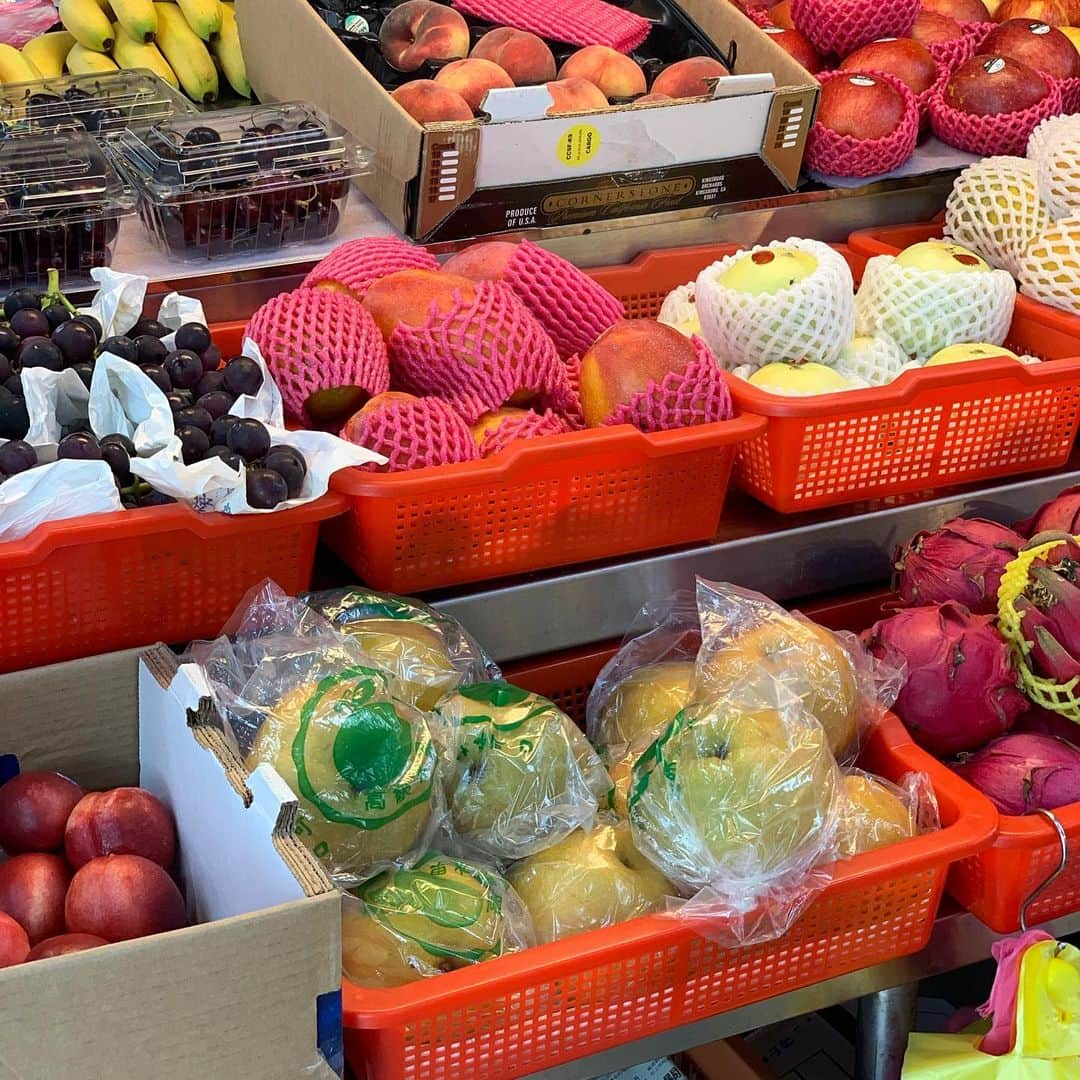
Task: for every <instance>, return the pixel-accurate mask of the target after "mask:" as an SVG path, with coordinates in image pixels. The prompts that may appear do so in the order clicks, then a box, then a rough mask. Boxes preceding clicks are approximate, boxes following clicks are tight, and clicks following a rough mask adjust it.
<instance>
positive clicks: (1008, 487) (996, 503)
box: [435, 457, 1080, 661]
mask: <svg viewBox="0 0 1080 1080" xmlns="http://www.w3.org/2000/svg"><path fill="white" fill-rule="evenodd" d="M1076 483H1080V457H1074V460H1073V461H1072V462H1070V463H1069V467H1068V468H1066V469H1065V470H1062V471H1060V472H1057V473H1052V474H1039V475H1036V476H1032V477H1026V478H1024V477H1021V478H1019V479H1016V480H1013V481H1008V482H1003V483H999V484H993V485H986V486H981V487H976V488H966V489H963V490H961V491H959V492H956V493H950V494H946V495H939V496H937V497H935V498H931V499H928V500H926V501H923V502H914V501H908V502H905V503H903V504H902V505H888V506H886V505H881V504H878V505H876V506H871V507H867V506H865V505H864V506H854V507H840V508H837V509H834V510H827V511H822V512H820V513H816V514H801V515H783V514H776V513H773V512H771V511H769V510H767V509H766V508H765V507H763V506H760V505H759V504H757V503H755V502H753V500H751V499H749V498H747V497H745V496H740V495H738V494H737V493H733V494H732V496H731V498H730V502H729V505H728V507H727V508H726V509H725V513H724V520H723V522H722V524H721V529H720V533H719V535H718V536H717V539H716V540H715V541H714V542H713V543H711V544H707V545H704V546H701V547H694V548H689V549H683V550H678V551H674V552H668V553H664V554H660V555H651V556H646V557H643V558H638V559H633V560H630V561H627V562H621V563H614V564H610V565H601V566H597V567H595V568H587V569H579V570H574V571H571V572H568V573H561V574H559V573H555V574H551V575H545V576H543V577H537V578H534V579H529V580H524V581H515V582H513V583H510V584H507V585H497V586H493V587H486V588H480V589H475V590H473V591H470V592H467V593H466V592H462V593H461V594H458V595H445V596H440V597H437V598H436V599H435V604H436V606H437V607H439V608H441V609H442V610H443V611H445V612H447V613H448V614H450V615H453V616H455V617H456V618H458V619H460V620H461V622H462V623H464V624H465V626H466V627H468V629H469V630H471V631H472V633H473V634H474V635H475V636H476V637H477V638H478V639H479V640H480V641H483V642H486V643H487V644H488V645H489V647H490V648H492V649H493V650H494V652H495V654H496V655H495V658H496V659H497V660H502V661H507V660H516V659H520V658H522V657H527V656H535V655H537V654H539V653H546V652H555V651H558V650H561V649H567V648H573V647H574V646H578V645H587V644H591V643H592V642H596V641H605V640H608V639H609V638H618V637H621V636H622V634H623V633H624V632H625V630H626V627H627V626H629V625H630V621H631V619H632V618H633V617H634V615H635V614H636V612H637V611H638V610H639V609H640V607H641V605H642V604H643V603H644V602H645V601H646V600H649V599H654V598H657V597H663V596H666V595H667V594H669V593H671V592H672V591H674V590H675V589H680V588H692V587H693V584H694V578H695V577H696V576H701V577H706V578H712V579H715V580H723V581H733V582H735V583H737V584H739V585H744V586H747V587H748V588H751V589H758V590H760V591H761V592H765V593H768V594H769V596H771V597H773V598H774V599H776V600H779V601H788V600H797V599H802V598H805V597H809V596H813V595H815V594H819V593H825V592H833V591H835V590H840V589H845V588H850V587H854V586H859V585H868V584H872V583H875V582H881V581H886V580H888V578H889V577H890V576H891V572H892V553H893V551H894V549H895V548H896V545H897V544H898V543H900V542H901V541H903V540H906V539H907V538H908V537H910V536H911V535H913V534H914V533H915V532H917V531H918V530H919V529H925V528H936V527H937V526H938V525H940V524H941V523H942V522H944V521H947V520H948V519H949V518H952V517H957V516H959V515H967V516H979V517H987V518H992V519H994V520H998V521H1004V522H1011V521H1015V520H1017V519H1018V518H1021V517H1024V516H1026V515H1027V514H1029V513H1031V512H1032V511H1033V510H1034V509H1035V508H1036V507H1037V506H1038V505H1039V504H1040V503H1043V502H1045V501H1046V500H1047V499H1050V498H1052V497H1053V496H1054V495H1056V494H1057V493H1058V492H1059V491H1061V490H1062V489H1063V488H1065V487H1068V486H1069V485H1070V484H1076Z"/></svg>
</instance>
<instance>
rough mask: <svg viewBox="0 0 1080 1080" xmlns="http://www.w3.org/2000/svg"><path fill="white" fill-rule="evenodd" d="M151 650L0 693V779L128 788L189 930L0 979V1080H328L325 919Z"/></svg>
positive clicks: (332, 900)
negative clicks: (175, 877) (174, 837)
mask: <svg viewBox="0 0 1080 1080" xmlns="http://www.w3.org/2000/svg"><path fill="white" fill-rule="evenodd" d="M187 670H188V669H186V668H182V667H181V668H179V669H178V668H177V662H176V658H175V657H174V656H173V654H172V653H171V652H169V650H168V649H166V648H164V646H157V647H155V648H154V649H151V650H148V651H146V652H145V653H141V654H140V653H139V652H137V651H130V652H125V653H112V654H107V655H104V656H98V657H93V658H91V659H88V660H74V661H71V662H69V663H65V664H56V665H54V666H51V667H45V668H38V669H36V670H33V671H25V672H17V673H14V674H10V675H3V676H0V776H7V775H10V773H11V772H12V771H14V770H13V769H12V768H11V766H12V765H13V760H12V758H11V756H10V754H8V753H7V752H9V751H10V752H14V753H17V754H18V758H19V764H20V766H21V767H22V768H23V769H27V770H29V769H56V770H57V771H60V772H63V773H65V774H67V775H69V776H71V777H72V778H73V779H75V780H76V781H77V782H78V783H80V784H81V785H82V786H83V787H84V788H86V789H87V790H92V789H100V788H106V787H114V786H118V785H125V784H131V785H133V784H141V785H142V786H143V787H146V788H148V789H149V790H150V791H152V792H153V793H154V794H155V795H157V796H158V797H159V798H160V799H161V800H162V801H163V802H164V803H165V804H166V805H167V806H169V807H170V809H171V810H172V811H173V814H174V816H175V818H176V825H177V833H178V839H179V852H180V879H181V886H182V889H183V891H184V894H185V896H186V898H187V902H188V909H189V915H190V916H191V918H192V921H193V922H194V923H196V924H197V925H192V926H190V927H188V928H186V929H183V930H176V931H173V932H172V933H167V934H158V935H155V936H153V937H147V938H141V939H139V940H136V941H129V942H122V943H118V944H114V945H107V946H102V947H100V948H98V949H92V950H89V951H87V952H82V953H75V954H71V955H69V956H64V957H57V958H55V959H51V960H39V961H35V962H34V963H30V964H22V965H18V966H16V967H11V968H5V969H4V970H2V971H0V1032H3V1035H2V1037H0V1044H2V1047H0V1077H3V1078H7V1077H12V1078H14V1077H42V1078H44V1077H78V1080H126V1078H129V1077H130V1078H132V1080H134V1078H136V1077H137V1078H139V1080H144V1078H146V1077H154V1078H155V1080H208V1078H210V1077H218V1078H221V1080H225V1078H227V1077H241V1076H248V1077H258V1078H259V1080H296V1078H297V1077H307V1078H310V1080H318V1078H327V1080H329V1078H332V1077H334V1076H337V1075H339V1074H340V1072H341V1069H342V1048H341V904H340V899H339V894H338V893H337V892H336V891H335V890H334V888H333V886H332V885H331V883H330V882H329V880H328V879H327V878H326V876H325V875H324V874H323V872H322V870H321V868H320V867H319V865H318V863H317V861H316V860H315V859H314V858H313V857H312V856H311V854H310V853H309V852H308V851H307V849H306V848H305V847H304V846H303V844H301V843H300V842H299V841H298V840H297V839H296V838H295V836H294V835H293V833H294V825H295V817H296V802H295V799H294V798H293V795H292V793H291V792H290V791H289V790H288V789H287V788H286V787H285V785H284V784H283V782H282V781H281V779H280V778H279V777H278V776H277V774H276V773H275V772H273V770H271V769H268V768H267V769H265V771H264V769H263V768H260V769H259V770H257V771H256V772H255V773H253V774H252V775H251V776H250V777H246V775H245V773H244V770H243V769H242V767H241V766H240V763H239V762H238V761H237V760H236V759H235V757H233V756H232V755H231V754H230V751H229V750H228V747H227V744H226V743H225V741H224V739H223V738H222V736H221V734H220V732H219V731H218V730H217V729H216V728H214V727H212V726H211V725H210V722H209V721H210V720H211V719H212V711H211V710H210V709H209V703H208V702H207V701H206V700H205V699H204V700H203V701H202V702H200V698H199V694H198V691H197V690H196V685H195V683H193V682H192V680H191V678H190V677H189V676H188V674H187Z"/></svg>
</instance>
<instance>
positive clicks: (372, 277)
mask: <svg viewBox="0 0 1080 1080" xmlns="http://www.w3.org/2000/svg"><path fill="white" fill-rule="evenodd" d="M438 269H439V263H438V261H437V260H436V258H435V256H434V255H432V254H431V252H429V251H428V250H427V249H426V248H422V247H416V246H415V245H413V244H410V243H408V242H406V241H405V240H399V239H397V237H393V236H372V237H365V238H363V239H361V240H349V241H348V242H346V243H344V244H342V245H341V246H340V247H336V248H334V250H333V251H331V252H330V254H329V255H327V256H326V258H325V259H323V260H322V261H321V262H319V263H316V265H315V267H314V268H313V269H312V271H311V273H310V274H308V276H307V277H306V278H304V280H303V282H301V285H300V287H301V288H302V289H312V288H315V286H317V285H320V284H322V283H323V282H329V281H334V282H338V283H340V284H341V285H344V286H345V288H346V289H348V290H349V292H350V293H351V294H352V295H353V296H354V297H355V298H356V299H357V300H363V298H364V295H365V294H366V293H367V291H368V289H369V288H370V287H371V285H372V284H373V283H374V282H376V281H378V280H379V278H381V277H386V275H387V274H396V273H397V272H398V271H399V270H438Z"/></svg>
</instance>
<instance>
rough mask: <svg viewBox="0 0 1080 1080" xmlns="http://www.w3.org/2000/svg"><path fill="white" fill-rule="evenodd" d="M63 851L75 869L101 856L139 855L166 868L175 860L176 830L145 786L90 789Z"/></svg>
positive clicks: (75, 814) (72, 822) (74, 812)
mask: <svg viewBox="0 0 1080 1080" xmlns="http://www.w3.org/2000/svg"><path fill="white" fill-rule="evenodd" d="M64 852H65V854H66V855H67V858H68V862H69V863H71V867H72V869H73V870H78V869H79V867H80V866H83V865H85V864H86V863H88V862H89V861H90V860H91V859H96V858H97V857H98V856H99V855H141V856H142V857H143V858H144V859H150V860H151V861H152V862H156V863H157V864H158V866H163V867H165V869H166V870H167V869H168V868H169V867H170V866H172V864H173V859H174V858H175V857H176V826H175V825H174V824H173V819H172V814H170V813H169V811H168V810H167V809H166V808H165V807H164V806H163V805H162V804H161V803H160V802H159V801H158V800H157V799H156V798H155V797H154V796H153V795H151V794H150V792H149V791H146V790H145V789H143V788H136V787H121V788H113V790H112V791H91V792H90V793H89V794H88V795H84V796H83V797H82V799H81V800H80V801H79V804H78V805H77V806H76V807H75V809H74V810H72V811H71V816H70V817H69V818H68V822H67V829H66V830H65V832H64Z"/></svg>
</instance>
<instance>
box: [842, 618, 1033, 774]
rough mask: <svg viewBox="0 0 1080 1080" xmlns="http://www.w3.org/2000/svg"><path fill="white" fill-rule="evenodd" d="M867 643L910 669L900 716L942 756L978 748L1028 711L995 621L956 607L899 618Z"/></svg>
mask: <svg viewBox="0 0 1080 1080" xmlns="http://www.w3.org/2000/svg"><path fill="white" fill-rule="evenodd" d="M863 643H864V644H865V645H866V647H867V648H868V649H869V650H870V652H871V653H873V655H874V656H875V657H877V658H878V659H879V660H889V661H891V662H892V663H893V664H894V665H896V659H897V657H898V656H899V657H902V658H903V660H904V661H905V662H906V664H907V678H906V679H905V681H904V685H903V688H902V689H901V691H900V696H899V697H898V698H897V699H896V705H895V711H896V713H897V715H898V716H899V717H900V719H901V720H903V721H904V724H905V726H906V727H907V729H908V731H909V732H910V733H911V737H912V738H913V739H914V740H915V741H916V742H917V743H918V744H919V745H920V746H922V747H924V748H925V749H926V750H929V751H930V752H931V753H932V754H937V755H938V756H939V757H949V756H951V755H953V754H959V753H962V752H964V751H965V750H976V749H978V748H979V747H980V746H983V745H984V744H985V743H987V742H989V741H990V739H993V738H995V737H996V736H998V735H1003V734H1004V733H1005V732H1006V731H1008V730H1009V729H1010V728H1011V727H1012V726H1013V723H1014V722H1015V721H1016V718H1017V717H1018V716H1019V715H1020V714H1021V713H1022V712H1024V710H1025V709H1027V708H1028V701H1027V698H1025V697H1024V695H1023V693H1022V692H1021V691H1020V688H1019V680H1018V676H1017V671H1016V666H1015V663H1014V661H1013V657H1012V653H1011V652H1010V651H1009V648H1008V646H1007V645H1006V644H1005V641H1004V640H1003V639H1002V637H1001V635H1000V634H998V632H997V630H996V629H995V627H994V619H993V617H992V616H989V615H973V614H972V613H971V612H970V611H968V609H967V608H966V607H964V606H963V605H962V604H958V603H956V602H955V601H948V602H947V603H944V604H931V605H929V606H926V607H914V608H906V609H904V610H902V611H898V612H896V613H895V614H894V615H892V616H890V617H889V618H887V619H882V620H881V621H880V622H877V623H875V624H874V625H873V626H872V627H871V628H870V629H869V630H867V631H866V632H865V633H864V634H863ZM897 666H898V665H897Z"/></svg>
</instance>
